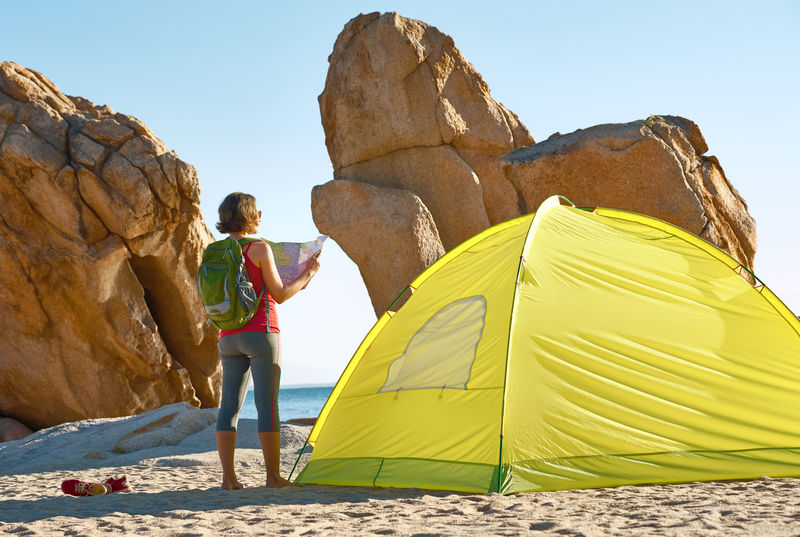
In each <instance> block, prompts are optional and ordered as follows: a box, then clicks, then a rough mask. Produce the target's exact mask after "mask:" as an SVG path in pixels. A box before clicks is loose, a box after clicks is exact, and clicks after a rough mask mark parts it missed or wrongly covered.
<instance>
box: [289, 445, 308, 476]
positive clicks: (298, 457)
mask: <svg viewBox="0 0 800 537" xmlns="http://www.w3.org/2000/svg"><path fill="white" fill-rule="evenodd" d="M306 447H308V441H306V443H305V444H303V449H301V450H300V455H298V456H297V460H296V461H294V466H292V471H291V472H289V481H291V480H292V476H293V475H294V470H295V468H297V463H298V462H300V457H302V456H303V453H304V452H305V450H306Z"/></svg>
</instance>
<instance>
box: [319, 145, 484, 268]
mask: <svg viewBox="0 0 800 537" xmlns="http://www.w3.org/2000/svg"><path fill="white" fill-rule="evenodd" d="M336 177H337V179H350V180H354V181H360V182H363V183H369V184H372V185H376V186H386V187H392V188H399V189H403V190H407V191H409V192H411V193H413V194H415V195H417V196H419V199H420V200H422V203H424V204H425V207H427V209H428V210H429V211H430V214H431V216H432V217H433V221H434V222H436V223H437V225H436V229H437V230H438V231H439V236H440V237H441V240H442V244H443V245H444V247H445V249H448V250H449V249H450V248H452V247H454V246H456V245H458V244H460V243H462V242H464V241H465V240H467V239H468V238H470V237H472V236H473V235H475V234H476V233H479V232H480V231H483V230H484V229H486V228H487V227H489V225H490V224H489V219H488V218H487V217H486V211H485V209H484V205H483V199H482V193H481V185H480V183H479V182H478V177H477V176H476V175H475V172H474V171H473V169H472V168H471V167H470V166H469V165H468V164H467V163H466V162H464V160H463V159H462V158H461V156H460V155H459V154H458V152H457V151H456V150H455V149H454V148H453V147H452V146H449V145H439V146H436V147H415V148H409V149H400V150H397V151H393V152H391V153H388V154H386V155H383V156H380V157H377V158H374V159H370V160H366V161H363V162H359V163H357V164H352V165H350V166H347V167H346V168H342V169H340V170H338V172H337V174H336ZM332 236H333V237H334V238H336V236H335V235H332ZM337 240H338V239H337ZM412 279H413V278H412ZM409 281H410V280H409ZM406 283H408V282H406Z"/></svg>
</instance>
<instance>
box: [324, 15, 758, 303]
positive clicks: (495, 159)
mask: <svg viewBox="0 0 800 537" xmlns="http://www.w3.org/2000/svg"><path fill="white" fill-rule="evenodd" d="M329 62H330V66H329V69H328V77H327V80H326V83H325V90H324V91H323V93H322V95H320V97H319V102H320V112H321V115H322V125H323V127H324V129H325V142H326V144H327V147H328V153H329V155H330V158H331V162H332V163H333V169H334V180H333V181H331V182H329V183H328V184H326V185H325V186H324V187H323V188H316V189H315V190H314V194H313V196H312V213H313V215H314V221H315V223H316V224H317V227H318V228H319V229H320V231H322V232H323V233H326V234H328V235H330V236H331V237H333V238H334V240H336V241H337V242H339V243H340V244H341V246H342V248H343V250H344V251H345V252H346V253H347V254H348V255H349V256H350V257H351V258H352V259H353V260H354V261H355V262H356V263H357V264H358V266H359V269H360V270H361V274H362V276H363V278H364V281H365V283H366V284H367V289H368V291H369V294H370V297H371V299H372V303H373V307H374V308H375V312H376V314H378V315H379V316H380V315H381V313H382V312H383V310H384V309H386V307H387V306H388V305H389V303H391V301H392V300H393V299H394V297H396V296H397V294H398V293H400V292H401V291H402V290H403V289H404V288H405V286H406V285H407V284H408V283H410V282H411V281H412V280H413V279H414V278H415V277H416V276H417V275H418V274H419V270H421V269H422V268H425V267H424V266H422V265H425V266H427V265H429V264H430V263H432V262H433V261H434V260H435V259H433V253H434V252H436V251H438V248H439V245H438V241H437V240H436V239H433V238H432V237H433V236H434V233H433V232H432V231H429V230H428V228H427V227H426V226H423V227H424V229H426V232H425V233H420V232H419V229H421V228H420V227H414V226H411V227H407V228H405V229H404V228H403V226H392V225H390V224H388V223H383V224H382V225H380V226H373V225H366V224H365V225H361V226H356V224H354V222H356V221H357V217H358V216H359V215H358V214H354V213H355V212H356V211H358V210H365V211H366V212H365V213H364V216H365V218H366V219H367V220H368V221H372V220H373V219H375V217H376V213H375V212H374V211H375V210H376V209H377V208H378V207H380V209H379V210H380V211H384V212H387V213H388V212H389V211H390V208H389V207H388V206H387V205H386V204H387V203H388V202H389V201H388V200H389V199H390V198H391V199H395V200H397V202H398V203H401V204H402V206H403V207H404V208H403V209H401V212H402V213H403V214H404V215H405V216H404V218H405V219H407V221H413V222H415V224H414V225H415V226H417V225H418V224H419V223H420V222H422V221H423V220H424V218H422V217H421V215H423V214H425V209H427V211H428V212H429V213H430V216H431V217H432V219H433V222H434V224H435V231H436V232H438V237H439V238H440V240H441V245H442V246H443V248H444V250H449V249H451V248H452V247H453V246H455V245H456V244H458V243H460V242H462V241H463V240H465V239H467V238H469V237H470V236H472V235H474V234H476V233H478V232H479V231H482V230H483V229H485V228H487V227H489V226H490V225H493V224H496V223H499V222H501V221H504V220H508V219H510V218H513V217H515V216H519V215H520V214H524V213H527V212H530V211H535V210H536V208H537V207H538V205H539V203H540V201H542V200H543V199H544V198H546V197H548V196H549V195H552V194H561V195H564V196H567V197H569V198H570V199H571V200H572V201H574V202H575V203H576V204H577V205H584V206H604V207H612V208H620V209H627V210H632V211H636V212H642V213H645V214H648V215H651V216H655V217H657V218H661V219H663V220H666V221H668V222H671V223H673V224H677V225H679V226H681V227H684V228H686V229H688V230H689V231H691V232H693V233H696V234H698V235H700V236H701V237H703V238H705V239H707V240H709V241H710V242H712V243H714V244H716V245H717V246H719V247H720V248H722V249H723V250H725V251H727V252H728V253H730V254H731V255H733V256H734V257H736V258H737V259H739V260H740V261H741V262H743V263H744V264H746V265H748V266H752V261H753V256H754V254H755V249H756V237H755V223H754V221H753V219H752V218H751V217H750V215H749V214H748V213H747V205H746V204H745V202H744V200H743V199H742V198H741V196H739V194H738V193H737V192H736V190H735V189H734V188H733V186H732V185H731V184H730V182H729V181H728V180H727V179H726V177H725V174H724V172H723V171H722V168H721V166H720V165H719V162H718V161H717V160H716V158H714V157H711V156H704V153H705V152H706V151H707V149H708V148H707V146H706V143H705V140H704V139H703V135H702V134H701V133H700V129H699V128H698V127H697V125H695V124H694V123H693V122H691V121H689V120H687V119H683V118H679V117H673V116H664V117H662V118H656V117H653V118H649V119H648V120H646V121H635V122H632V123H628V124H626V125H600V126H597V127H592V128H590V129H586V130H580V131H577V132H576V133H572V134H568V135H564V136H561V135H554V136H553V137H551V138H550V139H549V140H547V141H545V142H543V143H540V144H536V145H533V144H534V143H535V142H534V140H533V138H532V137H531V136H530V134H529V132H528V130H527V129H526V128H525V126H524V125H522V123H520V121H519V119H518V118H517V116H516V115H514V114H513V113H512V112H510V111H509V110H508V109H507V108H506V107H504V106H503V105H502V104H500V103H497V102H496V101H494V100H493V99H492V97H491V96H490V94H489V88H488V86H487V85H486V83H485V82H484V81H483V79H482V78H481V76H480V74H478V73H477V72H476V71H475V69H474V68H473V66H472V65H471V64H470V63H469V62H467V61H466V59H464V57H463V56H462V55H461V53H460V52H459V51H458V49H456V47H455V45H454V43H453V40H452V39H451V38H450V37H448V36H446V35H444V34H442V33H441V32H439V31H438V30H437V29H436V28H433V27H431V26H429V25H427V24H425V23H423V22H420V21H415V20H411V19H406V18H403V17H401V16H399V15H398V14H396V13H384V14H378V13H370V14H368V15H359V16H358V17H356V18H354V19H353V20H351V21H350V22H348V23H347V24H346V25H345V27H344V30H342V32H341V34H340V35H339V37H338V38H337V40H336V43H335V45H334V48H333V53H332V54H331V55H330V57H329ZM506 155H508V156H506ZM343 179H346V180H350V181H356V182H360V183H368V184H371V185H375V186H377V187H382V188H391V189H400V190H405V191H408V195H406V196H405V197H402V196H400V195H398V194H396V193H392V194H391V195H390V194H388V193H387V192H386V191H384V190H381V189H377V190H375V189H373V190H370V189H365V188H359V187H356V186H354V185H349V186H346V187H345V186H339V185H338V183H339V182H340V181H341V180H343ZM356 192H358V194H356ZM366 195H369V196H372V197H371V199H370V200H369V201H361V202H358V203H354V202H353V199H354V196H357V197H359V198H360V199H361V198H362V197H363V196H366ZM412 195H413V196H416V197H417V198H418V199H419V200H421V202H422V205H423V206H422V207H418V206H416V205H414V203H412V202H411V201H410V200H412V197H411V196H412ZM411 215H417V217H412V216H411ZM420 218H422V220H421V219H420ZM356 228H357V229H356ZM387 228H392V231H391V232H390V234H389V235H388V236H384V235H383V234H384V233H386V229H387ZM356 237H357V238H356ZM401 237H404V238H401ZM422 237H431V240H433V244H432V245H431V246H426V245H422V244H420V243H419V240H420V239H421V238H422ZM395 242H397V243H400V244H403V245H404V246H403V247H402V248H403V249H402V252H403V255H406V256H410V257H411V258H413V259H414V262H413V263H407V264H405V265H404V266H397V265H395V264H394V263H393V262H391V261H390V259H393V257H392V256H393V255H394V253H393V252H392V247H393V243H395ZM415 244H420V245H419V248H420V250H419V251H418V252H417V253H412V252H411V251H409V250H406V248H411V250H413V249H414V248H417V246H414V245H415Z"/></svg>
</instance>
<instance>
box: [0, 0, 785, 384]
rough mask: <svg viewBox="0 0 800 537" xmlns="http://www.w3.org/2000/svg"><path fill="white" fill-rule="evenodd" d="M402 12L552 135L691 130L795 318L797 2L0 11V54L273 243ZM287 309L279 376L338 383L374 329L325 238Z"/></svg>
mask: <svg viewBox="0 0 800 537" xmlns="http://www.w3.org/2000/svg"><path fill="white" fill-rule="evenodd" d="M371 11H381V12H384V11H397V12H399V13H400V14H401V15H403V16H406V17H410V18H415V19H420V20H422V21H425V22H427V23H428V24H431V25H434V26H436V27H437V28H439V29H440V30H441V31H442V32H444V33H446V34H449V35H450V36H452V37H453V39H454V40H455V43H456V46H458V47H459V48H460V49H461V51H462V52H463V53H464V55H465V56H466V58H467V59H468V60H469V61H470V62H472V64H473V65H474V66H475V67H476V69H477V70H478V71H479V72H480V73H481V74H482V75H483V77H484V79H485V80H486V82H487V83H488V84H489V86H490V88H491V90H492V95H493V97H494V98H495V99H496V100H498V101H501V102H503V103H504V104H505V105H506V106H508V107H509V108H510V109H511V110H513V111H514V112H516V113H517V114H518V115H519V117H520V119H521V120H522V122H523V123H524V124H525V125H526V126H527V127H528V128H529V129H530V130H531V132H532V133H533V135H534V137H535V138H536V139H537V140H543V139H545V138H547V137H548V136H549V135H550V134H551V133H553V132H555V131H560V132H562V133H568V132H572V131H574V130H576V129H579V128H585V127H589V126H592V125H596V124H599V123H615V122H628V121H632V120H635V119H643V118H646V117H647V116H649V115H650V114H673V115H680V116H684V117H687V118H689V119H692V120H693V121H695V122H696V123H697V124H698V125H699V126H700V129H701V130H702V131H703V134H704V135H705V137H706V140H707V142H708V145H709V148H710V150H709V154H712V155H716V156H717V157H718V158H719V160H720V162H721V164H722V166H723V168H724V169H725V172H726V174H727V176H728V178H729V179H730V181H731V182H732V183H733V184H734V186H736V188H737V189H738V190H739V192H740V193H741V194H742V195H743V196H744V198H745V199H746V200H747V202H748V204H749V207H750V213H751V214H752V215H753V217H754V218H755V219H756V222H757V225H758V241H759V247H758V253H757V254H756V263H755V271H756V274H757V275H758V276H759V277H760V278H761V279H762V280H764V282H766V283H767V285H769V286H770V287H771V288H772V289H773V291H775V292H776V294H777V295H778V296H779V297H781V298H782V299H783V301H784V302H785V303H786V304H787V305H788V306H789V307H790V308H791V309H792V310H793V311H794V312H795V313H800V283H798V280H797V273H798V267H800V252H799V251H798V250H799V249H798V246H800V240H799V239H798V234H799V233H800V225H799V224H798V222H797V213H798V206H800V204H799V202H798V193H800V172H798V165H797V157H796V154H797V147H796V145H797V144H796V139H797V135H796V131H797V128H798V125H800V106H798V98H800V61H798V60H799V58H800V31H798V27H800V2H790V1H782V2H779V1H766V2H759V3H755V2H735V1H727V2H723V1H718V2H658V3H656V2H641V1H637V2H633V1H631V2H589V1H586V2H569V1H566V2H537V1H528V2H503V3H500V4H495V5H491V4H489V3H486V2H485V1H481V2H469V1H460V2H455V1H430V0H427V1H421V2H415V1H408V2H405V1H403V2H383V1H380V2H366V1H365V2H348V1H337V2H322V1H320V2H294V3H290V2H282V3H280V4H276V3H274V2H257V1H242V2H225V3H223V2H207V1H197V0H194V1H175V0H171V1H164V0H162V1H158V2H156V1H152V0H142V1H137V2H108V1H102V2H101V1H80V0H75V1H72V2H62V1H41V2H30V1H28V0H0V60H10V61H15V62H17V63H19V64H21V65H23V66H25V67H28V68H31V69H35V70H37V71H40V72H42V73H43V74H45V75H46V76H48V77H49V78H50V79H51V80H53V81H54V82H55V83H56V84H57V85H58V86H59V87H60V88H61V90H62V91H63V92H65V93H67V94H69V95H79V96H82V97H85V98H87V99H89V100H91V101H93V102H95V103H96V104H108V105H110V106H111V107H112V108H113V109H114V110H116V111H118V112H122V113H124V114H129V115H132V116H135V117H137V118H139V119H141V120H142V121H144V122H145V123H147V124H148V125H149V126H150V127H151V128H152V129H153V131H154V132H155V133H156V135H158V136H159V137H160V138H161V139H162V140H163V141H164V142H165V143H166V145H167V146H168V147H169V148H170V149H174V150H175V151H176V152H177V153H178V155H179V156H180V157H181V158H182V159H183V160H185V161H187V162H189V163H191V164H193V165H194V166H195V167H196V168H197V171H198V173H199V176H200V184H201V186H202V189H203V202H202V209H203V214H204V216H205V219H206V222H207V223H208V225H209V227H213V224H214V222H215V221H216V207H217V205H218V204H219V201H220V200H221V199H222V197H224V196H225V194H227V193H228V192H231V191H234V190H243V191H246V192H250V193H252V194H254V195H255V196H256V197H257V198H258V200H259V202H260V204H261V205H262V206H263V209H264V211H263V212H264V220H263V223H262V228H261V235H262V236H265V237H268V238H270V239H273V240H294V241H304V240H311V239H313V238H314V237H316V235H317V234H318V232H317V230H316V228H315V226H314V223H313V221H312V218H311V208H310V192H311V188H312V187H313V186H314V185H316V184H322V183H324V182H327V181H328V180H330V179H331V178H332V169H331V164H330V161H329V159H328V154H327V151H326V148H325V143H324V133H323V130H322V126H321V124H320V117H319V107H318V103H317V96H318V95H319V94H320V93H321V92H322V89H323V87H324V83H325V76H326V73H327V67H328V64H327V57H328V55H329V54H330V52H331V50H332V48H333V43H334V41H335V39H336V36H337V35H338V34H339V32H340V31H341V30H342V28H343V26H344V25H345V23H346V22H347V21H348V20H349V19H351V18H352V17H354V16H356V15H358V14H359V13H368V12H371ZM322 262H323V268H322V271H321V272H320V273H319V275H318V276H317V278H316V279H315V280H314V282H313V283H312V284H311V285H310V286H309V288H308V290H306V291H304V292H303V293H301V294H300V295H298V296H297V297H296V298H293V299H292V300H290V301H289V302H287V303H285V304H283V305H282V306H281V308H280V318H281V323H282V331H283V336H282V337H283V382H282V383H283V384H284V385H288V384H299V383H333V382H335V380H336V379H337V378H338V376H339V374H340V373H341V371H342V370H343V369H344V367H345V365H346V364H347V362H348V360H349V359H350V357H351V355H352V353H353V352H354V350H355V348H356V347H357V346H358V343H359V342H360V341H361V339H362V338H363V336H364V335H365V334H366V332H367V331H368V330H369V328H370V326H371V325H372V323H373V322H374V320H375V317H374V314H373V313H372V308H371V305H370V302H369V298H368V297H367V294H366V291H365V290H364V288H363V284H362V282H361V279H360V276H359V274H358V270H357V268H356V266H355V265H354V264H353V263H352V262H350V260H349V259H348V258H347V257H346V256H345V255H344V253H343V252H342V251H341V250H340V249H339V248H338V247H337V246H336V245H335V243H333V241H328V243H327V245H326V250H325V252H324V254H323V258H322Z"/></svg>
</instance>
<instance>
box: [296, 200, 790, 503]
mask: <svg viewBox="0 0 800 537" xmlns="http://www.w3.org/2000/svg"><path fill="white" fill-rule="evenodd" d="M747 277H748V272H747V271H746V269H745V268H744V267H743V266H742V265H740V263H739V262H738V261H736V260H734V259H733V258H731V257H730V256H728V255H727V254H725V253H723V252H722V251H720V250H719V249H717V248H715V247H714V246H712V245H710V244H708V243H707V242H705V241H703V240H702V239H699V238H698V237H696V236H694V235H692V234H690V233H687V232H686V231H683V230H681V229H679V228H677V227H675V226H672V225H670V224H667V223H665V222H662V221H660V220H656V219H654V218H650V217H647V216H642V215H638V214H633V213H628V212H624V211H618V210H610V209H594V210H591V211H589V210H581V209H577V208H574V207H569V206H565V205H561V204H560V203H559V200H558V198H556V197H554V198H550V199H548V200H547V201H545V203H543V204H542V206H541V207H540V208H539V210H538V211H537V213H536V214H535V216H534V215H527V216H523V217H520V218H517V219H515V220H511V221H508V222H505V223H503V224H500V225H497V226H495V227H492V228H490V229H487V230H486V231H484V232H482V233H480V234H479V235H477V236H475V237H473V238H472V239H470V240H468V241H466V242H465V243H463V244H461V245H460V246H458V247H456V248H454V249H453V250H452V251H450V252H448V253H447V254H446V255H445V256H443V257H442V258H441V259H439V260H438V261H437V262H436V263H435V264H434V265H432V266H431V267H429V268H428V269H427V270H426V271H425V272H424V273H423V274H421V275H420V276H419V277H418V278H417V279H416V280H415V281H414V282H413V283H412V284H411V286H410V287H411V289H412V290H415V292H414V293H413V294H412V295H411V297H410V298H409V300H408V301H407V302H406V303H405V304H404V305H403V306H402V307H401V308H400V309H399V310H398V311H397V312H396V313H395V312H391V311H390V312H387V313H386V314H384V315H383V316H382V317H381V318H380V319H379V320H378V322H377V323H376V324H375V326H374V327H373V329H372V330H371V331H370V332H369V334H368V335H367V336H366V338H365V339H364V341H363V342H362V343H361V346H360V347H359V348H358V350H357V351H356V353H355V355H354V356H353V358H352V360H351V361H350V363H349V365H348V366H347V368H346V369H345V371H344V373H343V374H342V377H341V378H340V379H339V382H338V383H337V385H336V387H335V388H334V390H333V393H332V394H331V396H330V398H329V400H328V401H327V403H326V404H325V406H324V408H323V409H322V412H321V413H320V415H319V418H318V420H317V423H316V425H315V427H314V428H313V430H312V431H311V434H310V436H309V438H308V444H310V445H312V446H313V448H314V449H313V453H312V455H311V459H310V460H309V462H308V464H307V465H306V466H305V468H304V469H303V471H302V472H301V473H300V475H299V476H298V478H297V482H299V483H317V484H334V485H355V486H379V487H384V486H392V487H419V488H427V489H444V490H456V491H465V492H502V493H515V492H522V491H542V490H558V489H569V488H594V487H609V486H617V485H630V484H638V483H672V482H682V481H701V480H719V479H748V478H756V477H759V476H762V475H766V476H772V477H780V476H784V477H785V476H798V475H800V322H799V321H798V319H797V318H796V317H795V316H794V315H793V314H792V313H791V312H790V311H789V309H788V308H787V307H786V306H785V305H784V304H783V303H782V302H781V301H780V300H779V299H778V298H777V297H776V296H775V295H774V294H773V293H772V292H771V291H770V290H769V289H768V288H767V287H766V286H764V285H762V284H761V283H760V282H758V281H757V280H753V281H756V282H757V285H755V286H753V285H751V284H750V283H749V282H748V280H747V279H746V278H747Z"/></svg>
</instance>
